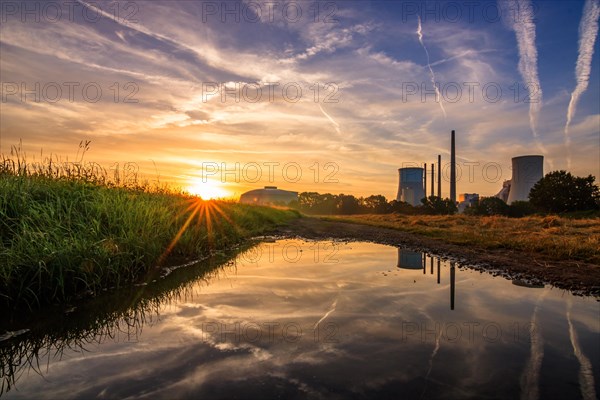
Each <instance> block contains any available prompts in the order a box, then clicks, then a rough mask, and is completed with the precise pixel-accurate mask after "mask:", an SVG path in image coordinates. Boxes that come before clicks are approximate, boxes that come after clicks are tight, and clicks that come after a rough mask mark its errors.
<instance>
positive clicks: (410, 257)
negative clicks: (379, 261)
mask: <svg viewBox="0 0 600 400" xmlns="http://www.w3.org/2000/svg"><path fill="white" fill-rule="evenodd" d="M398 268H402V269H423V253H421V252H417V251H408V250H404V249H401V248H398Z"/></svg>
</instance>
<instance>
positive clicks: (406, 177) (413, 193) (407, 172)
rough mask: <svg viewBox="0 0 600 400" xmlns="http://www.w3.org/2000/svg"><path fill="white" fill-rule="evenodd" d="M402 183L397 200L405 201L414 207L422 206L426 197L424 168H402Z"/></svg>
mask: <svg viewBox="0 0 600 400" xmlns="http://www.w3.org/2000/svg"><path fill="white" fill-rule="evenodd" d="M398 172H399V173H400V183H399V184H398V195H397V196H396V200H398V201H405V202H407V203H408V204H411V205H413V206H418V205H420V204H421V199H422V198H424V197H425V191H424V190H423V168H400V169H399V170H398Z"/></svg>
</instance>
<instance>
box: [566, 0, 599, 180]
mask: <svg viewBox="0 0 600 400" xmlns="http://www.w3.org/2000/svg"><path fill="white" fill-rule="evenodd" d="M599 16H600V5H599V4H598V1H597V0H587V1H586V2H585V6H584V8H583V16H582V18H581V23H580V25H579V56H578V57H577V65H576V67H575V78H576V79H577V86H575V90H573V93H571V101H570V102H569V108H568V109H567V123H566V125H565V147H566V150H567V168H569V169H570V168H571V137H570V134H569V126H570V125H571V121H572V120H573V116H574V115H575V110H576V109H577V103H578V102H579V98H580V97H581V95H582V94H583V92H585V91H586V90H587V88H588V84H589V82H590V73H591V71H592V59H593V57H594V43H595V42H596V37H597V36H598V17H599Z"/></svg>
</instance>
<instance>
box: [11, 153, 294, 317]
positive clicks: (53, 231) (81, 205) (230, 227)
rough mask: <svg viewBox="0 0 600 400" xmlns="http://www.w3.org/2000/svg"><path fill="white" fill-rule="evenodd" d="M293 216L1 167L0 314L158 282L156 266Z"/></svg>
mask: <svg viewBox="0 0 600 400" xmlns="http://www.w3.org/2000/svg"><path fill="white" fill-rule="evenodd" d="M88 172H89V171H88ZM91 176H92V177H94V174H93V172H92V173H91ZM298 215H299V214H298V213H297V212H295V211H290V210H283V209H275V208H269V207H258V206H248V205H241V204H237V203H233V202H226V201H203V200H201V199H199V198H197V197H192V196H188V195H185V194H182V193H176V192H170V191H168V190H149V189H148V187H140V186H130V187H122V186H121V187H119V186H116V185H114V184H107V183H106V182H98V180H97V179H90V177H89V176H88V177H87V178H84V177H82V176H81V174H75V175H73V176H67V174H65V173H56V174H52V173H44V172H43V171H40V170H37V171H31V170H29V171H24V170H19V169H18V168H14V167H12V165H10V166H8V167H7V164H6V162H5V163H4V168H3V169H2V170H0V306H3V307H6V306H10V307H15V306H25V307H29V308H35V307H38V306H40V305H44V304H55V303H63V302H67V301H71V300H73V299H74V298H76V297H77V296H81V295H84V294H87V295H90V294H94V293H97V292H98V291H99V290H102V289H104V288H109V287H122V286H126V285H131V284H132V283H134V282H140V281H143V280H147V279H151V278H152V277H154V278H155V277H156V276H157V275H158V274H157V271H158V270H159V267H160V266H161V265H164V264H168V263H170V262H172V261H173V260H177V261H182V260H186V259H198V258H202V257H205V256H207V255H209V254H210V253H211V252H214V251H217V250H221V249H224V248H227V247H230V246H232V245H233V244H235V243H238V242H240V241H242V240H243V239H245V238H249V237H251V236H254V235H258V234H261V233H263V232H265V231H267V230H269V229H270V228H273V227H274V226H276V225H278V224H281V223H284V222H286V221H288V220H290V219H292V218H296V217H298Z"/></svg>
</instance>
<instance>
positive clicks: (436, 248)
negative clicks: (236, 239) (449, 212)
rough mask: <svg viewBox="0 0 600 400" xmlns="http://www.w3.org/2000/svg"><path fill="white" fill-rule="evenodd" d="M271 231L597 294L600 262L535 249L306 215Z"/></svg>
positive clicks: (599, 288) (599, 279) (598, 294)
mask: <svg viewBox="0 0 600 400" xmlns="http://www.w3.org/2000/svg"><path fill="white" fill-rule="evenodd" d="M275 234H276V235H280V236H284V237H303V238H306V239H329V238H331V239H343V240H349V241H367V242H375V243H380V244H387V245H392V246H403V247H407V248H409V249H413V250H421V251H425V252H427V253H430V254H433V255H436V256H441V257H442V258H448V259H452V260H455V261H458V262H459V263H460V264H461V265H464V266H468V267H470V268H474V269H479V270H487V271H490V272H492V273H494V274H498V275H502V276H505V277H507V278H510V279H517V278H518V279H525V280H532V281H534V282H536V281H537V282H543V283H546V284H551V285H553V286H556V287H558V288H561V289H567V290H570V291H572V292H573V293H575V294H578V295H593V296H596V297H600V265H595V264H588V263H582V262H576V261H570V260H559V261H557V260H552V259H550V258H548V257H546V256H544V255H542V254H539V253H526V252H521V251H515V250H507V249H494V250H490V249H482V248H479V247H472V246H459V245H455V244H449V243H444V242H443V241H440V240H437V239H432V238H428V237H425V236H420V235H415V234H412V233H407V232H401V231H397V230H394V229H389V228H381V227H375V226H369V225H360V224H352V223H347V222H334V221H324V220H320V219H317V218H308V217H307V218H299V219H296V220H294V221H293V222H291V223H290V224H288V225H286V226H283V227H280V228H278V229H277V230H276V232H275Z"/></svg>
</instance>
